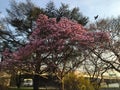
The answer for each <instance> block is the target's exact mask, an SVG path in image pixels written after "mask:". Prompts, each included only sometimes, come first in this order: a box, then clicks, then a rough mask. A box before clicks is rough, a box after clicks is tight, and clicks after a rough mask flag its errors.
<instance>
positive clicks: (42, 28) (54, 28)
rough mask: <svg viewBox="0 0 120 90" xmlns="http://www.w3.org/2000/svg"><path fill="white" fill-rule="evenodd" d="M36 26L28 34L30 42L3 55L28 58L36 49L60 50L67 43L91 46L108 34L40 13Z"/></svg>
mask: <svg viewBox="0 0 120 90" xmlns="http://www.w3.org/2000/svg"><path fill="white" fill-rule="evenodd" d="M36 23H37V27H36V29H35V30H34V31H33V32H32V34H31V35H30V43H28V44H26V46H24V47H21V48H19V50H18V51H16V52H13V53H12V54H10V53H9V52H8V50H5V51H4V53H3V55H4V56H9V54H10V55H11V58H12V59H14V60H23V59H26V58H28V57H29V56H31V55H32V53H35V52H36V51H38V52H40V53H47V52H52V51H55V50H56V52H62V50H63V49H65V48H66V46H67V45H69V44H70V45H71V44H72V45H75V43H76V42H78V44H79V46H93V44H94V43H95V42H101V41H108V40H109V35H108V34H107V33H104V32H88V31H86V29H84V28H83V26H82V25H80V24H78V23H77V22H74V21H71V20H68V19H66V18H61V20H60V21H59V22H56V18H48V17H47V16H46V15H43V14H40V15H39V17H38V19H37V21H36Z"/></svg>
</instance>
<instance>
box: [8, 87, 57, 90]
mask: <svg viewBox="0 0 120 90" xmlns="http://www.w3.org/2000/svg"><path fill="white" fill-rule="evenodd" d="M9 90H33V87H21V88H19V89H18V88H16V87H10V88H9ZM39 90H57V89H55V88H47V89H46V88H39Z"/></svg>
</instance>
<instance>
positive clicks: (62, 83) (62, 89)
mask: <svg viewBox="0 0 120 90" xmlns="http://www.w3.org/2000/svg"><path fill="white" fill-rule="evenodd" d="M60 90H64V81H63V80H61V83H60Z"/></svg>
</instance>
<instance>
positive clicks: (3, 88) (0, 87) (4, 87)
mask: <svg viewBox="0 0 120 90" xmlns="http://www.w3.org/2000/svg"><path fill="white" fill-rule="evenodd" d="M0 90H8V87H7V86H2V85H0Z"/></svg>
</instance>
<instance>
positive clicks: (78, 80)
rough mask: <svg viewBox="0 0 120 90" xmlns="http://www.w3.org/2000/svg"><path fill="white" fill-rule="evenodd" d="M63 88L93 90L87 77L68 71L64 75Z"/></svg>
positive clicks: (67, 89)
mask: <svg viewBox="0 0 120 90" xmlns="http://www.w3.org/2000/svg"><path fill="white" fill-rule="evenodd" d="M64 87H65V90H94V88H93V86H92V84H90V81H89V80H88V79H85V78H84V77H82V76H79V77H78V76H77V75H75V74H74V73H69V74H68V75H66V76H65V77H64Z"/></svg>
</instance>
